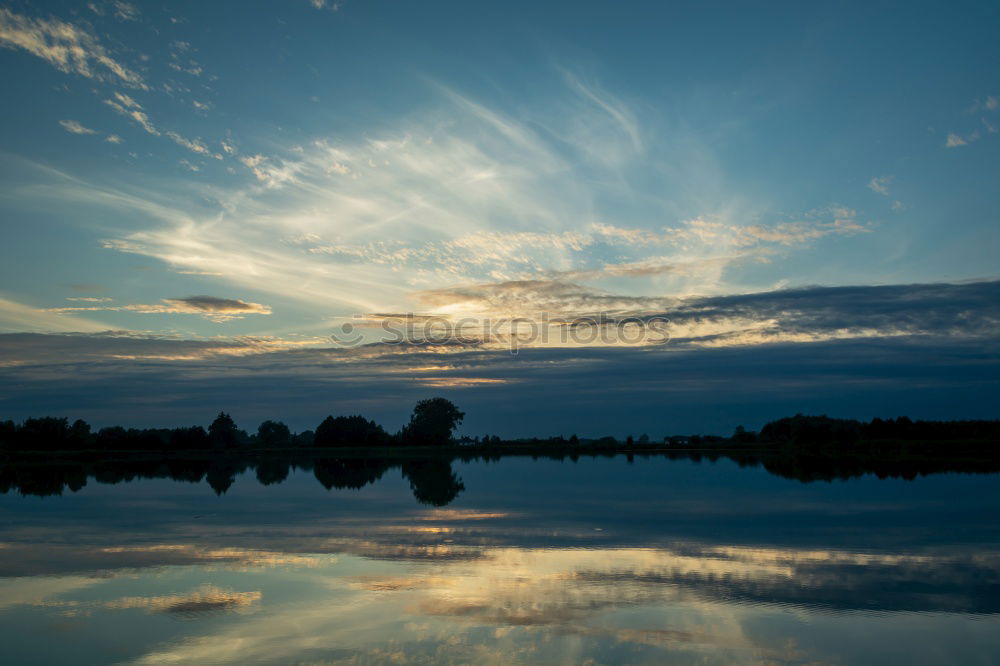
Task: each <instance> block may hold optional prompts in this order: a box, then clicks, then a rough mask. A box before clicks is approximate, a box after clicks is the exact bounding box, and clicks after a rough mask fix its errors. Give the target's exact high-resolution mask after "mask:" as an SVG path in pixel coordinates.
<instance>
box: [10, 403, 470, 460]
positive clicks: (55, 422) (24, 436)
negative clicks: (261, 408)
mask: <svg viewBox="0 0 1000 666" xmlns="http://www.w3.org/2000/svg"><path fill="white" fill-rule="evenodd" d="M463 418H465V414H464V413H463V412H461V411H459V410H458V408H457V407H455V405H454V404H452V402H451V401H449V400H446V399H444V398H429V399H427V400H421V401H420V402H418V403H417V404H416V406H415V407H414V408H413V414H412V415H411V416H410V421H409V423H407V424H406V425H405V426H404V427H403V428H402V430H400V431H399V432H398V433H396V434H389V433H388V432H386V430H385V429H384V428H383V427H382V426H380V425H379V424H377V423H375V421H370V420H368V419H366V418H364V417H363V416H359V415H355V416H328V417H326V418H325V419H324V420H323V421H322V422H321V423H320V424H319V426H317V428H316V430H315V431H312V430H306V431H304V432H300V433H292V431H291V430H290V429H289V427H288V426H287V425H285V424H284V423H282V422H280V421H271V420H268V421H264V422H263V423H261V424H260V426H258V428H257V432H256V433H255V434H249V433H247V431H245V430H241V429H240V428H239V427H238V426H237V425H236V423H235V421H233V419H232V417H231V416H230V415H229V414H227V413H225V412H221V413H220V414H219V415H218V416H217V417H216V418H215V420H214V421H212V423H211V424H210V425H209V426H208V429H207V430H206V429H205V428H204V427H202V426H190V427H183V428H123V427H121V426H111V427H107V428H101V429H100V430H98V431H97V432H93V431H92V429H91V427H90V424H88V423H87V422H85V421H83V420H81V419H77V420H76V421H74V422H73V423H72V424H70V422H69V419H67V418H58V417H51V416H50V417H42V418H29V419H26V420H25V421H24V422H23V423H21V424H20V425H19V424H16V423H14V422H13V421H10V420H7V421H0V451H92V450H96V451H226V450H234V449H288V448H322V449H325V448H333V447H372V446H381V447H388V446H431V447H439V446H446V445H448V444H450V443H451V442H452V434H453V433H454V430H455V427H456V426H458V424H459V423H461V422H462V419H463Z"/></svg>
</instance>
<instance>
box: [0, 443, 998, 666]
mask: <svg viewBox="0 0 1000 666" xmlns="http://www.w3.org/2000/svg"><path fill="white" fill-rule="evenodd" d="M300 462H302V463H303V464H300ZM149 464H152V463H149ZM95 465H96V463H95ZM213 465H215V469H216V470H219V471H217V472H215V474H216V476H215V477H214V478H216V479H222V480H224V481H225V484H220V485H225V490H226V492H225V493H224V494H221V495H219V496H215V495H213V494H212V493H207V494H206V492H205V488H204V486H203V485H200V484H199V485H192V484H188V483H177V482H176V481H171V480H166V479H179V478H183V479H184V480H186V481H192V482H202V481H205V480H208V479H210V478H212V477H210V473H211V469H212V466H213ZM234 465H235V468H234V467H233V466H234ZM199 466H200V467H199ZM113 469H114V468H108V467H97V466H94V467H88V466H87V465H84V469H83V473H82V477H81V472H80V470H79V469H78V468H74V469H73V470H69V469H64V470H63V472H62V474H63V476H62V477H60V479H61V480H60V481H59V484H61V485H60V488H63V489H66V488H71V486H70V485H69V483H70V482H73V483H75V484H77V488H78V490H77V492H74V493H67V494H66V495H64V496H62V497H56V496H49V497H44V498H40V497H38V496H36V495H28V496H23V497H22V496H21V495H19V494H16V493H9V494H7V495H5V496H3V497H0V518H2V523H0V525H2V527H0V535H2V541H0V627H2V628H0V659H2V660H3V663H5V664H6V663H40V662H42V663H44V662H59V663H61V662H65V661H73V662H74V663H163V662H165V661H169V662H176V663H196V664H204V663H301V662H308V663H410V662H416V663H454V662H460V663H503V664H509V663H574V664H576V663H586V662H588V660H589V661H590V663H595V664H599V663H608V664H610V663H664V662H671V663H734V662H736V663H790V664H791V663H795V664H800V663H988V662H990V661H991V659H993V655H997V654H1000V632H998V631H997V629H1000V526H998V525H997V523H996V520H995V516H996V515H998V514H997V509H998V508H1000V506H998V505H1000V499H998V495H997V493H996V489H997V487H998V478H997V477H996V476H985V475H978V476H966V475H935V476H930V477H927V478H923V479H919V480H918V481H916V482H907V481H903V480H893V479H889V480H879V479H877V478H876V477H873V476H868V477H864V478H861V479H855V480H852V481H849V482H844V483H834V484H826V483H822V484H816V483H809V484H802V483H799V482H798V481H797V480H786V479H783V478H781V477H778V476H775V475H773V474H770V473H769V472H767V471H765V469H764V468H763V467H760V466H758V467H754V466H747V467H743V468H741V467H739V466H738V465H737V464H735V463H734V462H733V461H728V460H719V461H718V462H717V463H716V464H714V465H706V464H696V463H694V462H692V461H690V460H680V459H678V460H670V459H668V458H662V457H660V458H650V459H648V460H641V459H636V460H634V461H633V462H632V463H631V464H630V463H629V462H628V460H627V459H626V458H625V457H624V456H619V457H615V458H607V459H603V458H602V459H587V458H581V459H580V460H579V461H578V462H576V463H572V462H570V461H565V462H558V461H553V460H537V461H532V460H530V459H504V460H500V461H490V463H489V464H484V463H483V462H481V461H480V462H472V461H466V462H463V461H461V460H446V459H433V460H418V459H413V460H396V461H391V460H389V461H371V460H367V461H365V460H357V459H355V460H351V459H317V460H314V461H311V463H308V462H304V461H295V460H288V459H274V460H271V459H267V460H264V459H261V460H258V461H250V462H248V461H240V460H238V459H230V460H228V461H219V460H203V461H200V462H198V464H197V465H194V464H192V465H187V464H185V465H178V464H175V465H174V466H173V467H172V468H170V469H169V470H167V468H166V467H156V468H152V467H146V468H133V469H131V470H129V471H126V470H123V469H120V468H119V469H118V470H117V472H116V473H115V474H112V470H113ZM140 469H144V471H141V472H140V471H139V470H140ZM165 470H166V471H165ZM193 470H196V471H193ZM390 471H392V472H395V473H389V472H390ZM254 477H256V478H257V480H258V481H259V482H260V484H257V483H254V482H253V479H254ZM81 478H82V480H83V482H84V483H86V480H87V479H94V480H103V481H105V482H107V481H109V480H111V479H118V480H119V481H121V480H126V479H130V480H133V481H134V482H133V483H130V484H125V485H102V484H89V485H84V484H82V483H80V481H81ZM15 480H16V483H10V485H9V487H10V489H12V490H13V489H16V490H23V488H24V486H23V485H21V484H22V483H24V481H25V480H27V481H28V482H29V483H37V484H38V485H37V486H31V485H29V486H28V487H29V488H32V487H37V488H53V487H54V486H55V485H56V484H53V483H52V482H51V481H50V480H46V479H45V477H44V476H42V475H40V474H39V473H38V471H37V470H29V471H28V472H25V473H24V474H20V473H18V474H16V475H15ZM317 480H318V481H319V482H320V483H316V481H317ZM234 481H235V482H234ZM463 486H467V489H463ZM213 488H216V486H214V485H213ZM216 490H218V488H216ZM414 498H416V499H417V500H419V503H418V502H414ZM26 637H29V638H26Z"/></svg>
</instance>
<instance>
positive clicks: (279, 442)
mask: <svg viewBox="0 0 1000 666" xmlns="http://www.w3.org/2000/svg"><path fill="white" fill-rule="evenodd" d="M291 442H292V433H291V431H290V430H289V429H288V426H286V425H285V424H284V423H282V422H281V421H264V422H263V423H261V424H260V425H259V426H258V427H257V445H258V446H263V447H267V448H271V447H278V446H288V445H289V444H291Z"/></svg>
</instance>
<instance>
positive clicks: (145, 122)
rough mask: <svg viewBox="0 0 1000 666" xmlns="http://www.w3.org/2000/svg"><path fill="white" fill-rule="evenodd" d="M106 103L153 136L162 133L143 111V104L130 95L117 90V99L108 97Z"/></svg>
mask: <svg viewBox="0 0 1000 666" xmlns="http://www.w3.org/2000/svg"><path fill="white" fill-rule="evenodd" d="M104 103H105V104H107V105H108V106H110V107H111V108H112V109H114V110H115V111H117V112H118V113H120V114H121V115H123V116H125V117H126V118H129V119H131V120H133V121H134V122H136V123H138V124H139V126H140V127H142V129H144V130H146V132H148V133H149V134H152V135H153V136H159V135H160V130H158V129H156V126H155V125H153V122H152V121H151V120H150V119H149V116H148V115H146V112H145V111H143V109H142V106H140V105H139V103H138V102H136V101H135V100H134V99H132V98H131V97H129V96H128V95H125V94H122V93H118V92H116V93H115V99H106V100H104Z"/></svg>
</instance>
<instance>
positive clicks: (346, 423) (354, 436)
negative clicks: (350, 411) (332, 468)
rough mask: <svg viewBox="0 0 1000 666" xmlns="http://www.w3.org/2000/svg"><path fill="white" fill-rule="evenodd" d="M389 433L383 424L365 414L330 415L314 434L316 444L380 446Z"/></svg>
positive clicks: (324, 445) (385, 440) (323, 445)
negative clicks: (370, 419) (366, 416)
mask: <svg viewBox="0 0 1000 666" xmlns="http://www.w3.org/2000/svg"><path fill="white" fill-rule="evenodd" d="M388 439H389V435H388V434H387V433H386V432H385V430H383V429H382V426H380V425H379V424H377V423H375V422H374V421H369V420H368V419H366V418H365V417H363V416H336V417H334V416H328V417H326V418H325V419H324V420H323V422H322V423H320V424H319V427H318V428H316V434H315V435H314V436H313V443H314V446H318V447H329V446H380V445H384V444H386V443H387V441H388Z"/></svg>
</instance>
